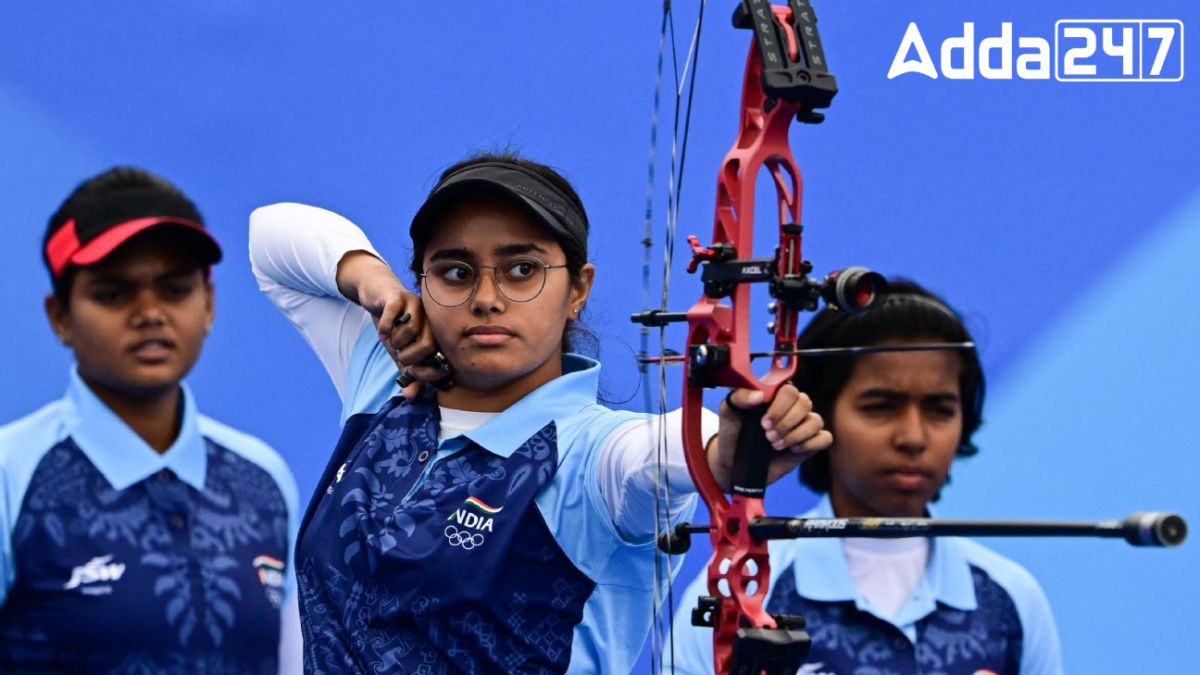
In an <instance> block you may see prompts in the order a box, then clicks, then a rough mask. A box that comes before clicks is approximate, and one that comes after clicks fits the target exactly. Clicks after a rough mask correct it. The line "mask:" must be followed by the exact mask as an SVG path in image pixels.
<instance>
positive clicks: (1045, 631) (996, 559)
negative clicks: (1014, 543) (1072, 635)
mask: <svg viewBox="0 0 1200 675" xmlns="http://www.w3.org/2000/svg"><path fill="white" fill-rule="evenodd" d="M959 541H961V542H962V544H963V547H964V549H965V550H966V551H968V556H969V558H970V560H971V562H972V563H973V564H976V565H978V566H979V567H981V568H982V569H983V570H984V571H985V572H987V574H988V576H989V577H991V578H992V580H993V581H995V582H996V583H997V584H999V585H1000V587H1001V588H1003V589H1004V590H1005V591H1006V592H1007V593H1008V595H1009V597H1010V598H1012V601H1013V604H1014V605H1016V608H1017V616H1018V618H1019V619H1020V621H1021V631H1022V633H1023V635H1024V644H1023V646H1022V650H1021V675H1062V672H1063V666H1062V647H1061V645H1060V644H1059V640H1058V626H1057V624H1056V623H1055V622H1054V614H1053V613H1052V612H1051V611H1050V601H1049V600H1048V599H1047V598H1046V593H1045V591H1043V590H1042V586H1041V584H1039V583H1038V582H1037V579H1035V578H1034V576H1033V575H1032V574H1030V573H1029V571H1028V570H1026V569H1025V568H1024V567H1022V566H1021V565H1019V564H1017V563H1015V562H1013V561H1012V560H1009V559H1008V558H1005V557H1004V556H1002V555H1000V554H999V553H996V552H995V551H993V550H991V549H989V548H987V547H985V546H983V545H982V544H979V543H977V542H974V541H971V540H969V539H962V540H959Z"/></svg>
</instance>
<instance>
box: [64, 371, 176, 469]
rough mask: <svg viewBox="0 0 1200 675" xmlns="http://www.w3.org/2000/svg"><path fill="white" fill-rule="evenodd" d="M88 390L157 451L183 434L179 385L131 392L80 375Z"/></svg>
mask: <svg viewBox="0 0 1200 675" xmlns="http://www.w3.org/2000/svg"><path fill="white" fill-rule="evenodd" d="M80 377H81V378H82V379H83V381H84V383H85V384H87V386H88V389H91V390H92V393H94V394H95V395H96V398H98V399H100V400H101V401H102V402H103V403H104V405H106V406H108V408H109V409H110V410H112V411H113V413H114V414H116V416H117V417H119V418H120V419H121V421H122V422H124V423H125V424H126V425H127V426H128V427H129V428H130V429H133V432H134V433H135V434H137V435H138V436H139V437H140V438H141V439H142V440H144V441H146V444H147V445H149V446H150V447H151V448H154V450H155V452H158V453H160V454H161V453H163V452H166V451H167V448H170V447H171V444H172V443H174V442H175V439H176V438H178V437H179V429H180V427H181V426H182V424H183V411H182V410H181V406H180V402H181V397H182V389H181V388H180V386H179V385H178V384H175V385H174V386H172V387H170V388H169V389H166V390H163V391H154V392H136V393H133V392H127V391H122V390H118V389H114V388H112V387H108V386H106V385H104V384H101V383H100V382H97V381H96V380H92V379H90V378H88V377H87V376H86V375H83V374H82V373H81V374H80Z"/></svg>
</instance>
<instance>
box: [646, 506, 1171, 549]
mask: <svg viewBox="0 0 1200 675" xmlns="http://www.w3.org/2000/svg"><path fill="white" fill-rule="evenodd" d="M708 529H709V528H708V526H707V525H689V524H686V523H684V524H680V525H677V526H676V527H675V529H674V530H671V531H670V532H667V533H665V534H663V535H662V536H660V537H659V539H658V547H659V549H660V550H662V551H664V552H666V553H669V554H671V555H677V554H680V553H683V552H685V551H687V550H688V549H689V548H691V537H692V535H693V534H702V533H707V532H708ZM750 534H751V536H753V537H754V538H755V539H759V540H763V539H803V538H812V537H835V538H846V537H864V538H870V539H896V538H900V537H954V536H957V537H1102V538H1117V539H1124V540H1125V541H1127V542H1129V543H1130V544H1132V545H1134V546H1155V547H1172V546H1178V545H1179V544H1181V543H1183V540H1184V539H1186V538H1187V522H1186V521H1185V520H1184V519H1183V518H1182V517H1181V516H1179V515H1178V514H1174V513H1161V512H1157V511H1148V512H1139V513H1134V514H1133V515H1131V516H1129V517H1128V518H1126V519H1125V520H1101V521H1095V522H1061V521H1060V522H1055V521H1035V520H943V519H934V518H759V519H757V520H755V521H754V522H753V523H751V525H750Z"/></svg>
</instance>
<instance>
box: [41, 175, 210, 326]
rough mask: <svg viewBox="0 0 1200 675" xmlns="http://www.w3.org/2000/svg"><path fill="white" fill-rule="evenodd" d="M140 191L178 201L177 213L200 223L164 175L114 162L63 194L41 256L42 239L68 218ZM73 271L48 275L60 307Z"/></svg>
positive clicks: (69, 268)
mask: <svg viewBox="0 0 1200 675" xmlns="http://www.w3.org/2000/svg"><path fill="white" fill-rule="evenodd" d="M141 195H154V196H159V197H164V198H167V199H170V200H171V201H173V202H175V203H176V204H177V205H178V209H179V211H180V215H181V216H184V217H186V218H188V219H189V220H194V221H195V222H197V223H201V224H203V223H204V219H203V218H202V217H201V215H200V211H198V210H197V209H196V205H195V204H193V203H192V201H191V200H190V199H188V198H187V196H186V195H184V194H183V192H182V191H181V190H180V189H179V188H177V187H175V185H174V184H172V183H171V182H170V181H168V180H167V179H165V178H163V177H161V176H158V175H156V174H153V173H150V172H149V171H146V170H145V169H139V168H137V167H132V166H118V167H115V168H112V169H109V170H108V171H105V172H104V173H101V174H98V175H96V176H93V177H91V178H89V179H87V180H85V181H83V182H82V183H80V184H79V185H78V186H76V188H75V189H74V190H73V191H72V192H71V194H70V195H67V198H66V199H65V200H64V201H63V203H62V204H61V205H60V206H59V207H58V210H57V211H55V212H54V215H52V216H50V222H49V225H48V226H47V228H46V237H45V240H43V241H42V256H43V258H44V257H45V255H46V241H48V240H49V239H50V237H51V236H52V235H53V234H54V233H55V232H57V231H58V229H59V228H61V227H62V226H63V224H65V223H66V222H67V221H68V220H72V219H78V218H80V217H81V216H82V215H83V214H85V213H87V212H88V211H89V210H90V209H93V208H96V207H97V206H98V205H100V204H101V203H103V202H106V201H111V200H113V199H114V198H121V197H126V196H141ZM202 269H203V270H204V274H205V278H207V276H208V273H209V270H208V266H202ZM76 271H78V268H77V267H75V266H74V265H68V266H67V268H66V269H65V270H63V273H62V274H61V275H59V276H58V278H57V279H56V278H55V277H54V275H51V277H50V283H51V284H52V286H53V287H54V296H55V297H56V298H58V301H59V302H60V303H61V304H62V305H63V306H64V307H66V306H67V305H68V301H69V300H70V296H71V283H72V282H73V281H74V279H75V273H76Z"/></svg>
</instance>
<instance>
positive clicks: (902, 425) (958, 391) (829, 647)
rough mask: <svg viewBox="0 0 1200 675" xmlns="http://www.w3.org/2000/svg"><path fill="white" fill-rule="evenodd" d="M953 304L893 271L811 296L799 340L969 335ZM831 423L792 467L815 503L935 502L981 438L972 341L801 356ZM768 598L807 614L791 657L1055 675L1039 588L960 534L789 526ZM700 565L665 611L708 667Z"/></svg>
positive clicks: (804, 344)
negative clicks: (842, 535) (865, 296)
mask: <svg viewBox="0 0 1200 675" xmlns="http://www.w3.org/2000/svg"><path fill="white" fill-rule="evenodd" d="M968 342H971V336H970V334H969V333H968V331H967V329H966V327H965V326H964V325H963V321H962V319H961V318H960V317H959V316H958V314H957V313H956V312H955V311H954V310H952V309H951V308H950V307H949V306H948V305H946V303H945V302H943V301H942V300H941V299H939V298H938V297H936V296H935V295H933V294H932V293H930V292H929V291H927V290H925V289H924V288H922V287H920V286H919V285H917V284H915V283H913V282H910V281H903V280H896V281H891V282H890V293H889V296H888V298H887V300H886V301H885V303H884V304H883V306H882V307H880V308H878V309H875V310H872V311H870V312H867V313H866V314H863V315H861V316H848V315H846V314H844V313H842V312H839V311H837V310H834V309H825V310H823V311H821V313H819V314H818V315H817V316H816V317H815V318H814V319H813V321H812V322H811V323H810V324H809V325H808V327H807V328H805V330H804V332H803V333H802V335H801V336H800V338H799V340H798V341H797V345H796V346H797V348H798V349H827V348H838V347H863V346H887V345H911V344H918V343H958V344H960V345H961V344H962V343H968ZM794 382H795V383H796V386H797V387H799V388H801V389H802V390H803V391H806V392H809V395H810V396H811V397H812V402H813V410H814V411H815V412H816V413H817V414H819V415H820V416H821V417H822V418H823V419H824V420H825V423H826V425H827V428H829V429H830V430H831V431H832V432H833V445H831V446H830V448H829V450H828V451H827V452H825V453H821V454H819V455H817V456H815V457H813V458H812V459H810V460H808V461H807V462H805V463H804V464H803V465H802V466H801V468H800V478H801V481H802V482H803V483H804V484H805V485H806V486H808V487H809V488H810V489H812V490H813V491H814V492H817V493H820V494H822V495H823V496H822V498H821V500H820V502H819V503H818V504H817V506H816V507H815V508H814V509H813V510H812V511H810V512H808V513H807V514H805V516H804V517H811V518H832V517H841V518H852V517H858V518H872V517H878V518H920V517H926V516H930V515H931V513H930V512H931V508H930V506H929V505H930V503H932V502H935V501H937V500H938V498H939V497H940V494H941V490H942V488H943V487H944V486H945V485H946V484H947V483H948V482H949V479H950V466H951V464H952V463H953V462H954V460H955V459H956V458H958V457H969V456H971V455H974V454H975V453H976V452H977V451H978V449H977V448H976V447H975V446H974V445H973V444H972V441H971V439H972V436H973V434H974V433H975V431H976V430H977V429H978V428H979V425H980V422H981V419H982V418H981V415H982V410H983V399H984V377H983V370H982V368H981V367H980V363H979V357H978V354H977V353H976V352H975V350H974V349H973V348H969V349H939V350H929V351H907V352H901V351H893V352H886V351H885V352H878V353H868V354H858V355H840V356H831V355H826V356H812V357H808V358H804V359H803V360H802V361H801V365H800V368H799V369H798V371H797V375H796V377H795V379H794ZM771 574H772V579H771V588H770V598H769V600H768V601H767V610H768V611H769V612H771V613H773V614H792V615H800V616H804V617H805V618H806V619H807V620H808V628H807V631H808V633H809V635H810V637H811V638H812V650H811V652H810V653H809V656H808V659H807V664H806V665H805V666H803V667H802V668H801V669H800V672H802V673H887V674H889V675H891V674H895V675H903V674H907V673H945V674H946V675H959V674H961V675H978V674H994V675H1016V674H1017V673H1020V674H1021V675H1033V674H1036V675H1053V674H1057V673H1060V672H1061V671H1062V666H1061V656H1060V652H1059V644H1058V633H1057V629H1056V627H1055V625H1054V619H1053V617H1052V615H1051V613H1050V607H1049V604H1048V602H1047V601H1046V597H1045V594H1044V593H1043V592H1042V590H1041V588H1040V587H1039V586H1038V583H1037V581H1036V580H1035V579H1034V578H1033V577H1032V576H1031V575H1030V574H1029V573H1028V572H1027V571H1026V570H1025V569H1023V568H1022V567H1020V566H1019V565H1017V564H1016V563H1014V562H1012V561H1010V560H1008V559H1006V558H1004V557H1002V556H1000V555H998V554H996V553H994V552H992V551H990V550H988V549H987V548H984V547H983V546H981V545H979V544H977V543H975V542H973V541H970V540H967V539H962V538H958V537H943V538H939V539H927V538H909V539H833V538H829V539H795V540H790V541H781V542H774V543H772V545H771ZM701 595H708V591H707V575H706V574H704V575H701V576H700V577H699V578H698V579H696V580H695V581H694V582H692V584H691V585H690V586H689V587H688V589H687V591H686V592H685V593H684V594H683V600H682V602H681V603H680V604H679V607H680V608H681V611H680V612H679V613H678V614H677V616H676V620H675V623H674V626H673V632H674V640H675V644H674V650H673V653H674V664H675V669H676V672H679V673H696V674H700V673H711V672H712V647H711V640H712V633H711V629H708V628H697V627H694V626H692V625H691V622H690V608H691V607H694V606H695V603H696V599H697V598H698V597H700V596H701Z"/></svg>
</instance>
